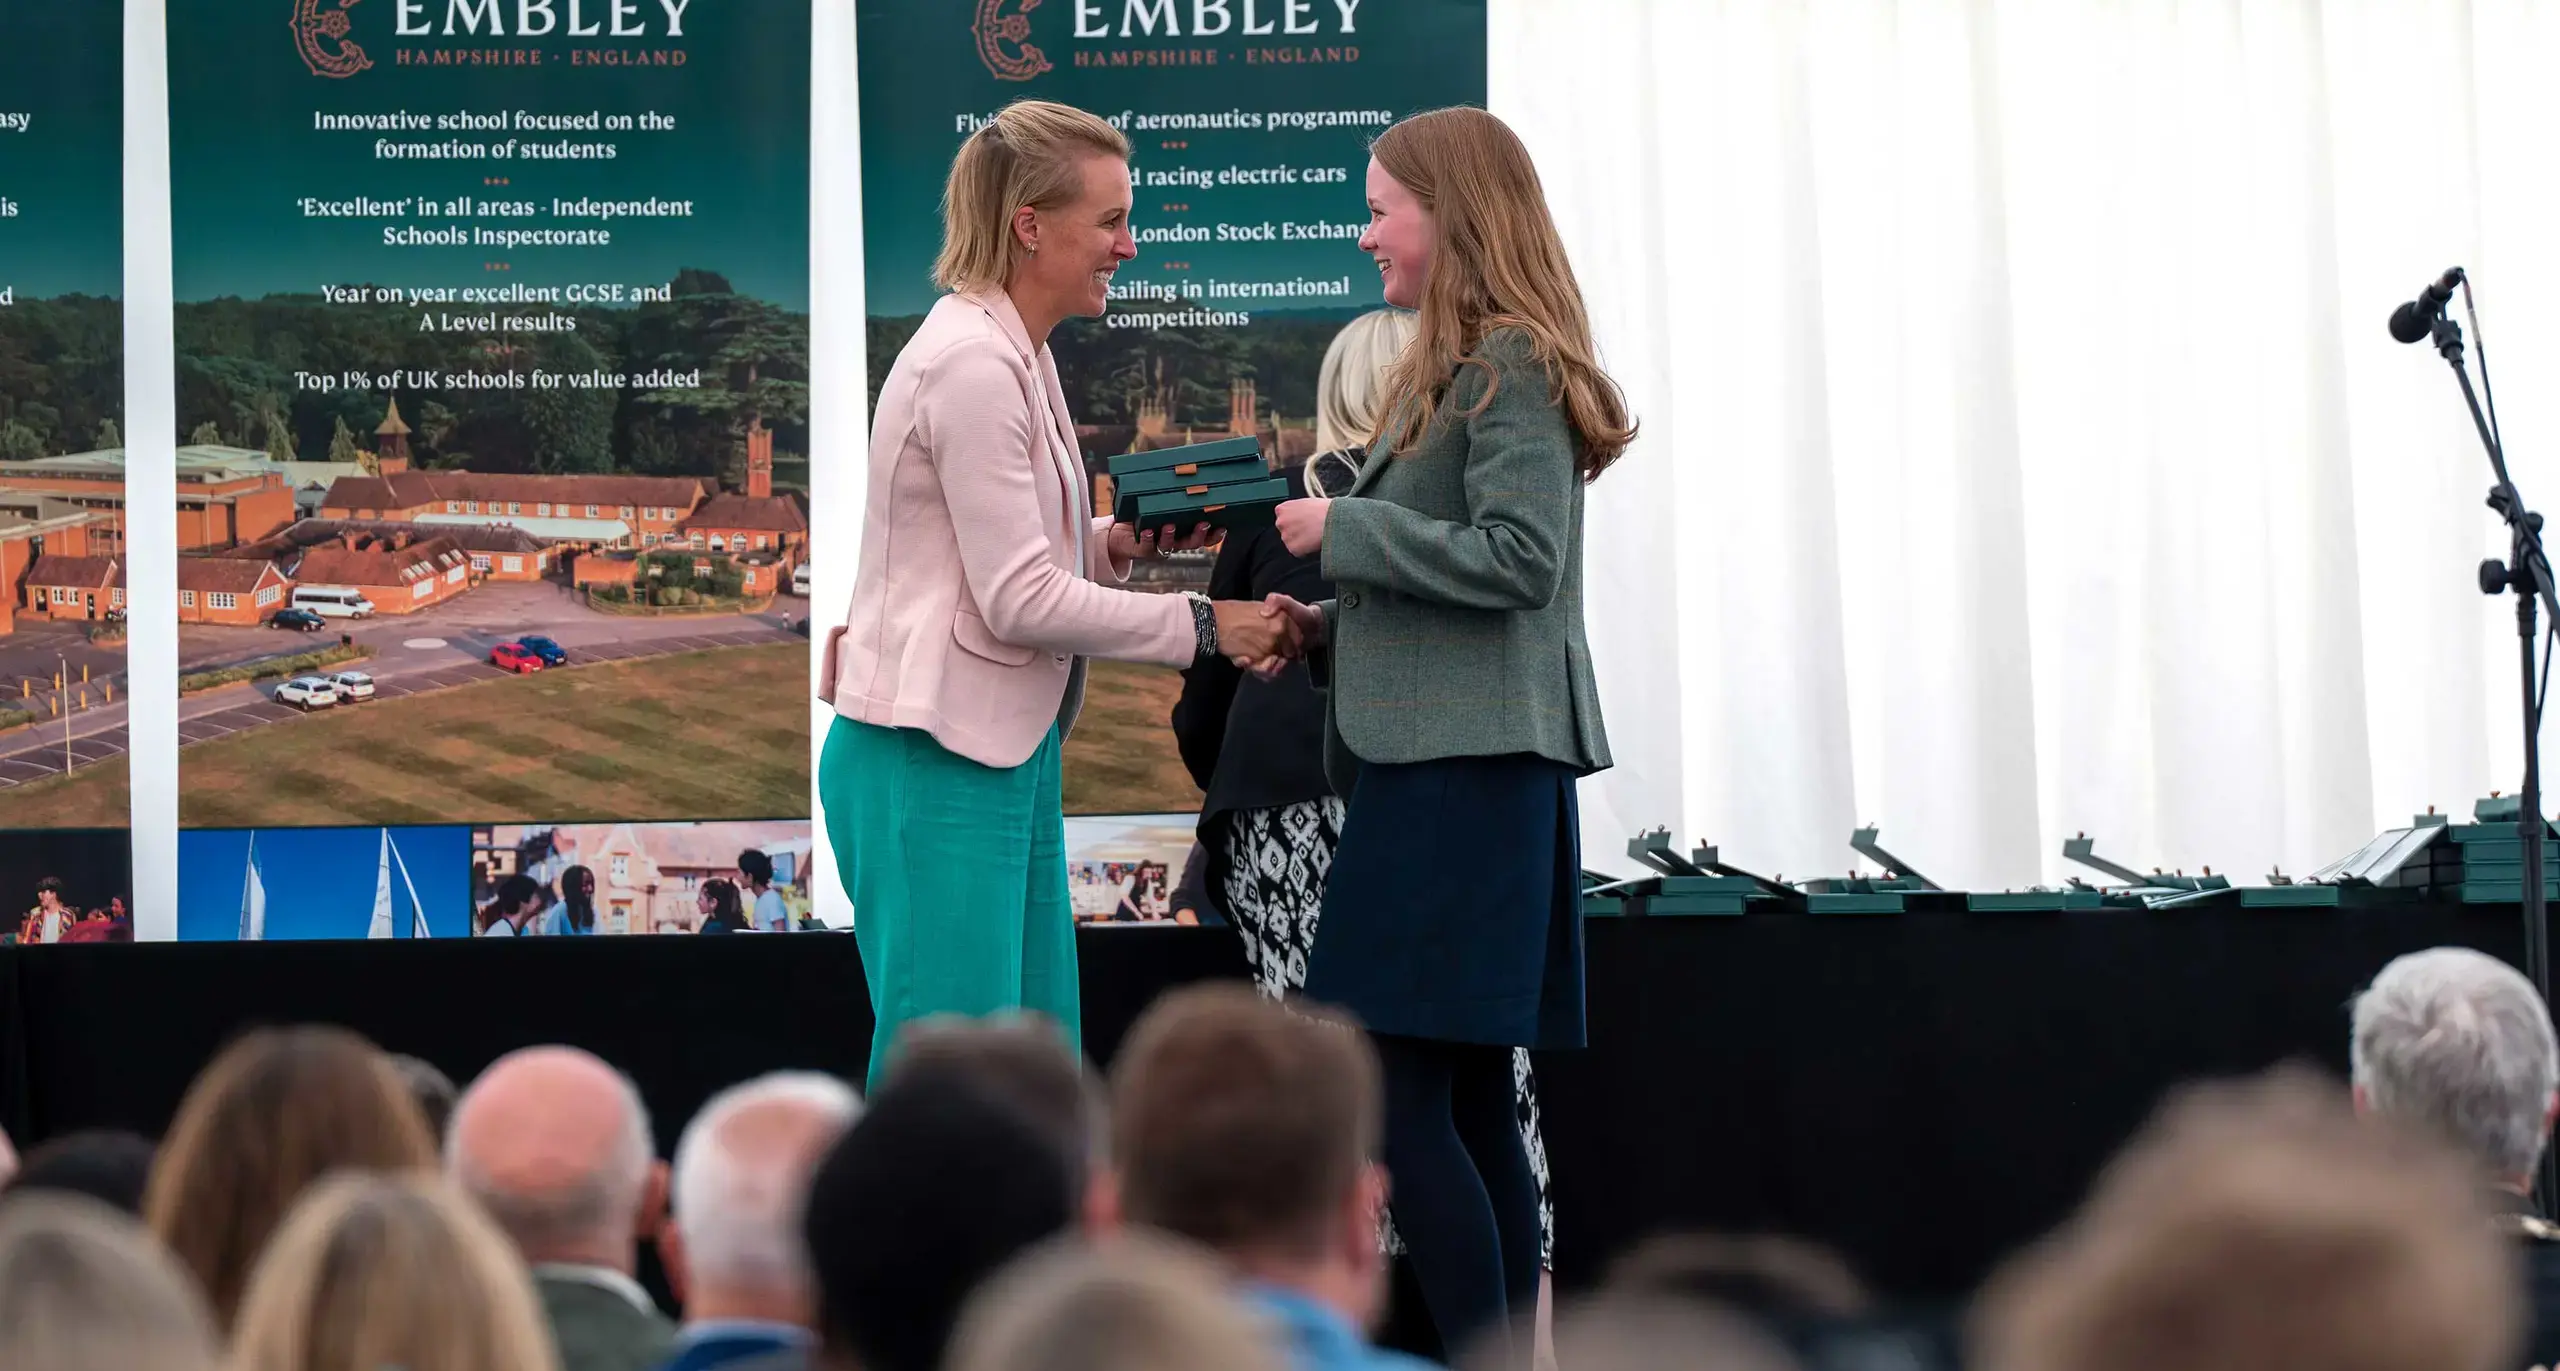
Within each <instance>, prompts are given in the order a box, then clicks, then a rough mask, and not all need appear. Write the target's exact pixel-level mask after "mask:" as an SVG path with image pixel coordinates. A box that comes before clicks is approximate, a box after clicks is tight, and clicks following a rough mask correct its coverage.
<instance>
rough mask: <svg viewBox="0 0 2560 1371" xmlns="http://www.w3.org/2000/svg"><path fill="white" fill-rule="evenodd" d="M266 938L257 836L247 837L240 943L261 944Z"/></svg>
mask: <svg viewBox="0 0 2560 1371" xmlns="http://www.w3.org/2000/svg"><path fill="white" fill-rule="evenodd" d="M266 936H267V883H266V882H265V881H263V880H261V879H259V877H258V835H257V834H255V833H252V834H250V835H249V867H248V871H247V873H246V874H245V875H244V876H243V877H242V878H241V884H240V941H242V942H247V943H254V942H262V941H264V940H265V939H266Z"/></svg>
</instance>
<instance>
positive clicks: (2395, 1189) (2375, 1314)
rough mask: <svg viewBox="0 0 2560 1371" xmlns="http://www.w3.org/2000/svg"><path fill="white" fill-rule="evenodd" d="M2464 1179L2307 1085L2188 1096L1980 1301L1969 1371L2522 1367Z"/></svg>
mask: <svg viewBox="0 0 2560 1371" xmlns="http://www.w3.org/2000/svg"><path fill="white" fill-rule="evenodd" d="M2522 1319H2523V1303H2522V1293H2521V1290H2520V1287H2519V1272H2518V1271H2517V1269H2516V1267H2515V1265H2514V1263H2513V1258H2512V1255H2511V1254H2510V1253H2509V1252H2508V1251H2507V1249H2506V1243H2505V1240H2504V1239H2503V1238H2502V1237H2501V1236H2500V1235H2499V1234H2498V1233H2497V1232H2496V1231H2495V1230H2494V1229H2493V1228H2492V1226H2491V1224H2490V1222H2489V1218H2488V1214H2487V1212H2486V1208H2485V1206H2484V1205H2483V1204H2482V1203H2481V1200H2480V1196H2479V1194H2478V1192H2477V1185H2476V1180H2475V1176H2474V1173H2473V1172H2472V1171H2471V1169H2470V1168H2468V1167H2466V1166H2465V1165H2463V1164H2462V1161H2461V1159H2460V1158H2458V1157H2456V1156H2454V1155H2453V1154H2452V1153H2450V1152H2449V1151H2447V1150H2446V1149H2444V1148H2443V1147H2442V1146H2441V1145H2440V1144H2438V1143H2437V1142H2435V1141H2434V1140H2433V1139H2429V1138H2423V1137H2420V1136H2418V1135H2416V1134H2414V1133H2411V1132H2407V1131H2404V1130H2402V1129H2400V1128H2397V1127H2394V1126H2391V1125H2390V1124H2389V1123H2388V1122H2387V1121H2380V1120H2374V1121H2359V1120H2358V1119H2357V1118H2356V1117H2355V1115H2354V1113H2353V1111H2352V1110H2350V1109H2349V1108H2348V1105H2347V1101H2346V1092H2344V1091H2343V1090H2339V1089H2337V1088H2336V1087H2335V1086H2334V1085H2333V1084H2331V1083H2329V1082H2327V1081H2324V1080H2320V1079H2317V1078H2314V1077H2311V1076H2310V1075H2308V1074H2307V1073H2297V1072H2291V1071H2287V1072H2279V1073H2274V1074H2271V1075H2270V1076H2268V1077H2265V1078H2261V1079H2259V1080H2255V1081H2251V1082H2247V1083H2242V1084H2236V1085H2235V1084H2220V1085H2214V1086H2209V1087H2203V1088H2199V1089H2195V1090H2191V1091H2188V1092H2186V1093H2185V1094H2183V1095H2182V1096H2181V1097H2180V1098H2179V1099H2177V1100H2176V1101H2174V1102H2173V1103H2172V1104H2171V1105H2170V1106H2169V1107H2168V1108H2166V1109H2165V1110H2164V1111H2163V1112H2162V1115H2161V1117H2160V1118H2159V1119H2158V1120H2157V1121H2156V1122H2155V1123H2154V1124H2153V1125H2152V1126H2151V1127H2150V1128H2149V1129H2147V1130H2146V1131H2145V1133H2144V1134H2143V1135H2142V1136H2141V1137H2140V1138H2138V1139H2136V1140H2135V1142H2134V1144H2133V1145H2132V1146H2131V1147H2130V1148H2129V1149H2127V1150H2126V1152H2125V1153H2124V1154H2123V1155H2122V1156H2120V1157H2119V1158H2118V1159H2117V1160H2116V1161H2115V1162H2114V1163H2113V1164H2112V1165H2110V1166H2109V1167H2108V1169H2107V1171H2106V1173H2105V1174H2104V1176H2102V1177H2101V1179H2100V1182H2099V1185H2098V1189H2097V1192H2096V1194H2095V1195H2094V1196H2093V1197H2092V1198H2091V1199H2090V1201H2089V1202H2088V1204H2087V1205H2086V1206H2084V1207H2083V1208H2082V1210H2081V1212H2080V1213H2079V1215H2078V1216H2076V1217H2075V1218H2073V1219H2072V1220H2071V1221H2070V1222H2069V1223H2068V1224H2066V1225H2065V1226H2064V1227H2063V1228H2062V1229H2061V1230H2060V1231H2059V1232H2058V1233H2056V1234H2055V1235H2053V1236H2052V1237H2051V1238H2050V1239H2048V1240H2047V1241H2046V1242H2045V1243H2043V1244H2042V1245H2040V1246H2039V1247H2037V1248H2035V1249H2033V1250H2031V1251H2029V1252H2028V1253H2026V1254H2025V1255H2023V1256H2021V1257H2020V1258H2019V1259H2018V1260H2016V1261H2014V1262H2012V1263H2011V1264H2010V1266H2009V1267H2008V1268H2007V1269H2006V1270H2004V1271H2003V1272H2001V1273H2000V1274H1999V1275H1998V1276H1997V1277H1995V1278H1994V1280H1993V1281H1992V1282H1991V1283H1990V1285H1989V1286H1987V1287H1986V1289H1985V1292H1984V1295H1983V1298H1982V1301H1981V1303H1980V1306H1979V1308H1978V1309H1977V1311H1976V1315H1975V1324H1974V1328H1973V1330H1972V1332H1973V1341H1974V1343H1975V1347H1974V1355H1973V1356H1972V1357H1970V1358H1969V1359H1968V1360H1969V1364H1971V1365H1973V1366H1975V1367H1977V1368H1978V1369H1979V1371H2168V1368H2176V1371H2287V1368H2297V1367H2298V1368H2305V1371H2308V1369H2309V1368H2319V1371H2514V1368H2515V1367H2516V1366H2517V1365H2519V1364H2520V1363H2519V1361H2518V1348H2519V1347H2520V1346H2521V1337H2522V1332H2523V1327H2522Z"/></svg>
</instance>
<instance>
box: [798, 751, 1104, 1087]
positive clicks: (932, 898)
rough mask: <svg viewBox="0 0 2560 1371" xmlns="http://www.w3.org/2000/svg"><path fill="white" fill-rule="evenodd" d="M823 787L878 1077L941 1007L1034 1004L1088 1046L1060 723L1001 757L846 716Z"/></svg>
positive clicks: (824, 757)
mask: <svg viewBox="0 0 2560 1371" xmlns="http://www.w3.org/2000/svg"><path fill="white" fill-rule="evenodd" d="M818 798H819V801H820V803H821V805H822V806H823V808H824V809H825V811H826V823H827V840H828V842H830V843H832V844H833V845H834V846H835V851H836V869H837V871H838V873H839V874H841V875H842V876H843V878H844V888H845V890H846V892H847V893H849V894H850V895H851V896H852V897H853V936H854V941H855V942H856V943H857V944H858V945H859V946H860V947H861V949H862V975H863V980H864V981H865V982H866V983H867V984H868V985H869V987H870V990H871V1013H872V1018H873V1021H874V1025H875V1026H874V1028H873V1029H872V1034H871V1071H870V1083H871V1084H872V1085H877V1084H878V1083H879V1081H880V1079H881V1077H882V1075H883V1074H884V1073H885V1072H886V1070H887V1067H888V1064H889V1059H890V1053H891V1050H892V1049H893V1048H895V1046H896V1045H897V1040H898V1034H899V1031H900V1030H901V1029H903V1028H904V1027H906V1026H907V1025H908V1024H910V1023H913V1022H915V1021H916V1020H918V1019H921V1018H926V1017H928V1016H931V1015H935V1014H967V1015H986V1014H993V1013H997V1012H999V1011H1002V1010H1008V1009H1022V1010H1028V1011H1030V1012H1032V1013H1036V1014H1041V1015H1045V1016H1047V1017H1048V1018H1050V1019H1053V1020H1055V1021H1056V1022H1057V1025H1058V1027H1059V1028H1060V1029H1061V1030H1062V1031H1064V1032H1065V1034H1066V1035H1067V1041H1068V1043H1069V1044H1070V1045H1073V1046H1075V1047H1076V1049H1077V1050H1078V1051H1081V1050H1082V1017H1083V1016H1082V1013H1081V1012H1080V1010H1079V1008H1078V1002H1077V990H1076V929H1075V915H1074V913H1073V911H1072V910H1071V909H1070V908H1069V907H1068V904H1067V830H1066V821H1065V819H1064V818H1063V817H1062V816H1061V811H1060V801H1059V794H1058V731H1057V729H1055V728H1051V729H1050V730H1049V736H1048V737H1047V738H1046V739H1044V740H1042V742H1041V744H1040V749H1039V750H1038V751H1037V752H1034V753H1032V754H1031V759H1030V760H1029V761H1026V762H1024V763H1023V764H1022V765H1020V766H1016V767H1007V768H1001V769H999V768H996V767H989V766H981V765H979V764H978V763H976V762H973V761H970V760H968V759H967V758H965V757H961V756H959V755H957V754H955V753H952V752H949V751H946V750H944V748H943V747H942V745H941V744H940V743H937V742H935V741H934V740H933V738H932V736H931V735H930V734H927V733H925V732H924V731H923V730H921V729H912V728H881V727H879V726H877V725H874V724H865V723H857V722H855V721H854V720H852V719H847V718H842V717H839V718H837V719H836V721H835V725H834V727H833V728H832V729H831V730H830V731H829V732H828V734H827V745H826V749H825V751H824V752H822V753H821V754H820V755H819V758H818Z"/></svg>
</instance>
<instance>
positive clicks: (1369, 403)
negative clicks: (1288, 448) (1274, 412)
mask: <svg viewBox="0 0 2560 1371" xmlns="http://www.w3.org/2000/svg"><path fill="white" fill-rule="evenodd" d="M1419 331H1420V329H1419V325H1417V324H1416V323H1415V321H1414V317H1413V315H1412V314H1410V313H1408V312H1406V311H1404V310H1400V309H1379V310H1371V311H1370V312H1368V313H1367V314H1363V315H1361V316H1360V317H1359V318H1357V319H1354V320H1352V321H1351V322H1350V323H1347V324H1345V325H1343V326H1342V332H1340V333H1337V334H1335V335H1333V341H1332V342H1331V343H1329V344H1327V345H1326V347H1325V350H1324V365H1323V366H1322V367H1321V368H1319V369H1318V370H1317V372H1316V451H1318V452H1340V451H1342V450H1344V449H1346V448H1361V449H1366V448H1367V447H1368V446H1369V440H1370V439H1372V438H1374V437H1376V436H1377V433H1378V415H1379V412H1380V409H1381V406H1380V404H1379V401H1380V400H1381V399H1383V398H1384V397H1385V395H1386V390H1387V386H1386V381H1387V371H1388V369H1389V368H1391V367H1393V366H1394V365H1395V364H1396V359H1397V358H1398V357H1401V356H1403V355H1404V350H1405V346H1406V345H1407V344H1409V343H1411V342H1412V341H1413V338H1414V335H1415V333H1417V332H1419Z"/></svg>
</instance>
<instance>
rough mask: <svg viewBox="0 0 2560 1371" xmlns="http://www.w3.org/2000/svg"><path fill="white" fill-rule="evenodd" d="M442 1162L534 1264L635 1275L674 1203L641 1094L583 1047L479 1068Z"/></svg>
mask: <svg viewBox="0 0 2560 1371" xmlns="http://www.w3.org/2000/svg"><path fill="white" fill-rule="evenodd" d="M445 1165H446V1169H447V1170H448V1171H449V1172H451V1174H452V1176H453V1179H454V1180H455V1182H456V1183H458V1184H460V1185H461V1186H462V1188H463V1189H464V1190H465V1191H466V1192H468V1193H469V1194H470V1195H471V1196H472V1197H473V1198H474V1199H477V1200H478V1201H480V1203H481V1205H482V1206H483V1207H485V1208H486V1209H487V1210H488V1211H489V1215H490V1217H492V1218H494V1219H496V1220H497V1221H498V1226H499V1227H500V1228H502V1229H504V1230H506V1233H507V1236H508V1237H509V1238H510V1239H512V1240H514V1242H515V1244H516V1248H517V1250H518V1251H519V1252H521V1253H523V1255H524V1259H525V1260H526V1261H527V1262H530V1263H532V1264H534V1265H536V1266H540V1265H545V1264H557V1265H573V1266H594V1267H602V1268H605V1269H607V1270H612V1271H619V1272H622V1273H624V1274H626V1275H627V1274H629V1273H630V1272H631V1270H632V1269H633V1267H634V1266H636V1265H637V1263H638V1250H637V1249H638V1243H639V1241H640V1239H642V1238H646V1237H651V1236H654V1235H655V1233H656V1232H657V1225H658V1216H659V1215H660V1214H661V1213H662V1212H663V1211H664V1209H665V1205H666V1191H667V1172H666V1167H665V1166H664V1165H663V1164H662V1163H660V1162H659V1161H658V1160H657V1157H656V1154H655V1148H654V1145H653V1143H652V1142H651V1139H650V1134H649V1113H648V1110H647V1109H646V1108H645V1107H643V1106H642V1104H641V1103H640V1092H639V1091H638V1090H637V1089H635V1088H634V1087H633V1086H632V1084H631V1082H630V1080H629V1079H627V1078H626V1077H624V1076H623V1074H622V1073H621V1072H619V1071H616V1070H614V1069H613V1068H612V1067H610V1066H608V1065H606V1064H605V1063H604V1062H603V1061H601V1060H599V1059H598V1058H596V1057H594V1056H592V1055H590V1054H588V1053H585V1052H581V1051H579V1050H578V1049H576V1048H574V1047H529V1048H526V1049H524V1050H522V1051H520V1052H511V1053H509V1054H507V1055H506V1056H504V1057H501V1058H499V1059H498V1060H497V1061H496V1062H495V1063H494V1064H492V1065H491V1066H490V1067H489V1069H488V1070H487V1071H484V1072H482V1073H480V1078H479V1079H478V1080H475V1081H473V1082H472V1083H471V1088H470V1089H469V1090H466V1091H464V1092H463V1095H462V1098H461V1099H460V1100H458V1101H456V1102H455V1104H454V1109H453V1125H452V1135H451V1137H450V1138H449V1139H448V1140H447V1142H446V1147H445Z"/></svg>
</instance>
